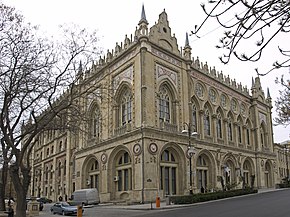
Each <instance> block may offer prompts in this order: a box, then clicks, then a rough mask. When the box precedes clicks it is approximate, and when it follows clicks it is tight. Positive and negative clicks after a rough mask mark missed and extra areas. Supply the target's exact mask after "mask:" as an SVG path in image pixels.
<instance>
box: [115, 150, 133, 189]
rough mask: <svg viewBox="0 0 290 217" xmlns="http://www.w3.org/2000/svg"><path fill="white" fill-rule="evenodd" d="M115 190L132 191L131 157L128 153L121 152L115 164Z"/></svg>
mask: <svg viewBox="0 0 290 217" xmlns="http://www.w3.org/2000/svg"><path fill="white" fill-rule="evenodd" d="M116 173H117V181H118V183H117V188H118V189H117V190H118V191H128V190H131V189H132V168H131V157H130V155H129V154H128V152H123V153H122V154H121V155H120V156H119V158H118V160H117V164H116Z"/></svg>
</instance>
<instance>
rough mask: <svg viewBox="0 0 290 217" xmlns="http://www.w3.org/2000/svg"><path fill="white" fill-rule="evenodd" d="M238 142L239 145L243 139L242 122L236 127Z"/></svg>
mask: <svg viewBox="0 0 290 217" xmlns="http://www.w3.org/2000/svg"><path fill="white" fill-rule="evenodd" d="M238 140H239V143H242V140H243V137H242V121H240V122H239V125H238Z"/></svg>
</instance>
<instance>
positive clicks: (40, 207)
mask: <svg viewBox="0 0 290 217" xmlns="http://www.w3.org/2000/svg"><path fill="white" fill-rule="evenodd" d="M31 200H32V199H31V198H26V210H27V208H28V207H27V204H28V203H29V202H30V201H31ZM37 202H38V203H39V211H42V210H43V202H41V201H37Z"/></svg>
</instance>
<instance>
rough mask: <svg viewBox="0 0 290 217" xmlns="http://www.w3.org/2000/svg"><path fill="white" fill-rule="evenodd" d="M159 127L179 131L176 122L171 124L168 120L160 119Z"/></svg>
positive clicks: (169, 130) (168, 130)
mask: <svg viewBox="0 0 290 217" xmlns="http://www.w3.org/2000/svg"><path fill="white" fill-rule="evenodd" d="M159 127H160V128H161V129H162V130H164V131H167V132H177V125H176V124H171V123H168V122H164V121H160V122H159Z"/></svg>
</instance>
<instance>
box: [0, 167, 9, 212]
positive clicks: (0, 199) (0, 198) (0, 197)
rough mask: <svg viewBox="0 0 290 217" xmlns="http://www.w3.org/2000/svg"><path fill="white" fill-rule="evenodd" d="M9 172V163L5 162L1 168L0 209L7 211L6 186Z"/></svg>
mask: <svg viewBox="0 0 290 217" xmlns="http://www.w3.org/2000/svg"><path fill="white" fill-rule="evenodd" d="M7 174H8V164H7V163H6V162H4V163H3V168H2V170H1V180H0V211H5V209H6V207H5V200H4V199H5V187H6V183H7Z"/></svg>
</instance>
